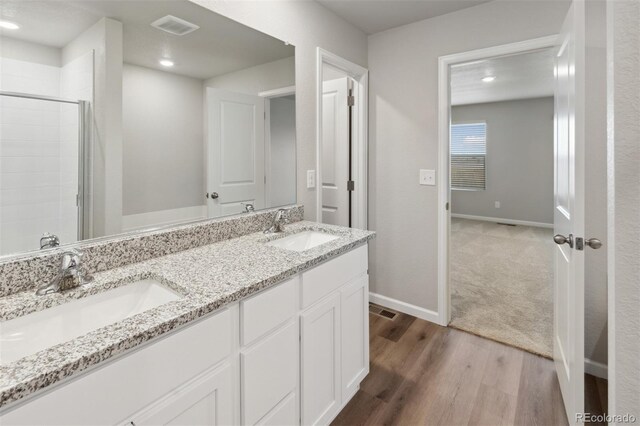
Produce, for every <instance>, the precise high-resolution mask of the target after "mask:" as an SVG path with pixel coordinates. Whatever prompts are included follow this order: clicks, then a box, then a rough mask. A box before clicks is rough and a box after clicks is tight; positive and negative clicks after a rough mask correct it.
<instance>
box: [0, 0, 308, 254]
mask: <svg viewBox="0 0 640 426" xmlns="http://www.w3.org/2000/svg"><path fill="white" fill-rule="evenodd" d="M1 12H2V18H1V19H2V20H3V26H2V29H1V34H0V35H1V38H0V90H1V96H0V111H1V115H0V256H6V255H9V254H16V253H24V252H27V251H33V250H39V249H46V248H50V247H52V246H55V245H56V244H58V242H59V244H61V245H63V244H70V243H75V242H77V241H80V240H86V239H91V238H99V237H105V236H112V235H116V234H121V233H125V232H132V231H140V230H146V229H152V228H158V227H163V226H168V225H174V224H179V223H186V222H191V221H196V220H203V219H207V218H213V217H219V216H225V215H231V214H238V213H242V212H250V211H252V210H254V209H255V210H260V209H264V208H269V207H276V206H283V205H290V204H294V203H295V202H296V131H295V121H296V120H295V89H294V88H295V68H294V62H295V61H294V53H295V49H294V47H293V46H290V45H289V44H287V43H285V42H284V41H282V40H277V39H274V38H273V37H270V36H268V35H265V34H263V33H260V32H258V31H256V30H253V29H251V28H248V27H246V26H243V25H241V24H239V23H237V22H234V21H231V20H229V19H227V18H225V17H223V16H220V15H218V14H216V13H214V12H212V11H210V10H207V9H204V8H202V7H200V6H198V5H196V4H194V3H191V2H189V1H187V0H171V1H155V0H148V1H23V0H3V1H2V10H1Z"/></svg>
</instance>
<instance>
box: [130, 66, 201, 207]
mask: <svg viewBox="0 0 640 426" xmlns="http://www.w3.org/2000/svg"><path fill="white" fill-rule="evenodd" d="M122 86H123V87H122V88H123V100H122V108H123V180H122V183H123V188H122V189H123V194H122V195H123V197H122V198H123V203H122V204H123V206H122V207H123V208H122V209H123V214H124V215H130V214H138V213H148V212H153V211H159V210H169V209H177V208H182V207H190V206H198V205H202V204H204V198H203V197H204V179H205V177H204V159H205V155H204V146H205V145H204V123H203V116H204V112H203V105H204V90H203V81H202V80H198V79H194V78H190V77H184V76H180V75H176V74H171V73H167V72H162V71H157V70H152V69H149V68H144V67H139V66H135V65H131V64H125V65H124V68H123V85H122Z"/></svg>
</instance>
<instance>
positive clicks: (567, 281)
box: [553, 0, 585, 424]
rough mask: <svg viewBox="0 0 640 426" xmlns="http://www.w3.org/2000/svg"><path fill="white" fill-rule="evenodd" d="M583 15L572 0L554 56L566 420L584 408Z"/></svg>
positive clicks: (558, 299)
mask: <svg viewBox="0 0 640 426" xmlns="http://www.w3.org/2000/svg"><path fill="white" fill-rule="evenodd" d="M584 19H585V15H584V3H583V1H582V0H574V1H573V3H572V5H571V8H570V9H569V13H568V14H567V18H566V20H565V23H564V26H563V30H562V33H561V36H560V38H559V48H558V53H557V58H556V87H555V104H556V106H555V160H554V162H555V182H554V185H555V188H554V197H555V204H554V207H555V210H554V227H555V233H556V234H557V235H556V237H555V238H554V239H555V240H556V243H558V245H557V246H556V248H555V288H554V345H553V346H554V347H553V357H554V361H555V365H556V371H557V373H558V380H559V382H560V388H561V390H562V397H563V399H564V404H565V408H566V411H567V418H568V419H569V423H570V424H575V423H577V422H576V413H581V412H583V411H584V251H583V244H582V239H583V237H584V144H585V142H584V90H585V88H584V61H585V58H584V57H585V45H584V25H585V24H584ZM563 237H566V238H563ZM563 240H564V241H563Z"/></svg>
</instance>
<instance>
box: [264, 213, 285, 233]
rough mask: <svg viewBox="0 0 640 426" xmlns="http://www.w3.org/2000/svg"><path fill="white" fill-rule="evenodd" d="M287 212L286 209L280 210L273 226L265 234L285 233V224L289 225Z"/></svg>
mask: <svg viewBox="0 0 640 426" xmlns="http://www.w3.org/2000/svg"><path fill="white" fill-rule="evenodd" d="M286 214H287V211H286V210H285V209H279V210H278V211H277V212H276V215H275V217H274V218H273V224H272V225H271V226H270V227H269V228H267V229H265V230H264V233H265V234H273V233H276V232H284V224H285V223H287V219H286V218H285V215H286Z"/></svg>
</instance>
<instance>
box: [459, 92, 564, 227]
mask: <svg viewBox="0 0 640 426" xmlns="http://www.w3.org/2000/svg"><path fill="white" fill-rule="evenodd" d="M553 108H554V107H553V97H550V98H538V99H523V100H515V101H505V102H491V103H485V104H475V105H461V106H455V107H452V108H451V120H452V122H453V123H454V124H455V123H464V122H470V121H485V122H486V123H487V159H486V173H487V174H486V179H487V180H486V189H485V190H484V191H456V190H452V191H451V212H452V213H453V214H465V215H473V216H484V217H497V218H502V219H511V220H524V221H530V222H539V223H547V224H552V223H553ZM496 201H499V202H500V208H499V209H496V208H495V202H496Z"/></svg>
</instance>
